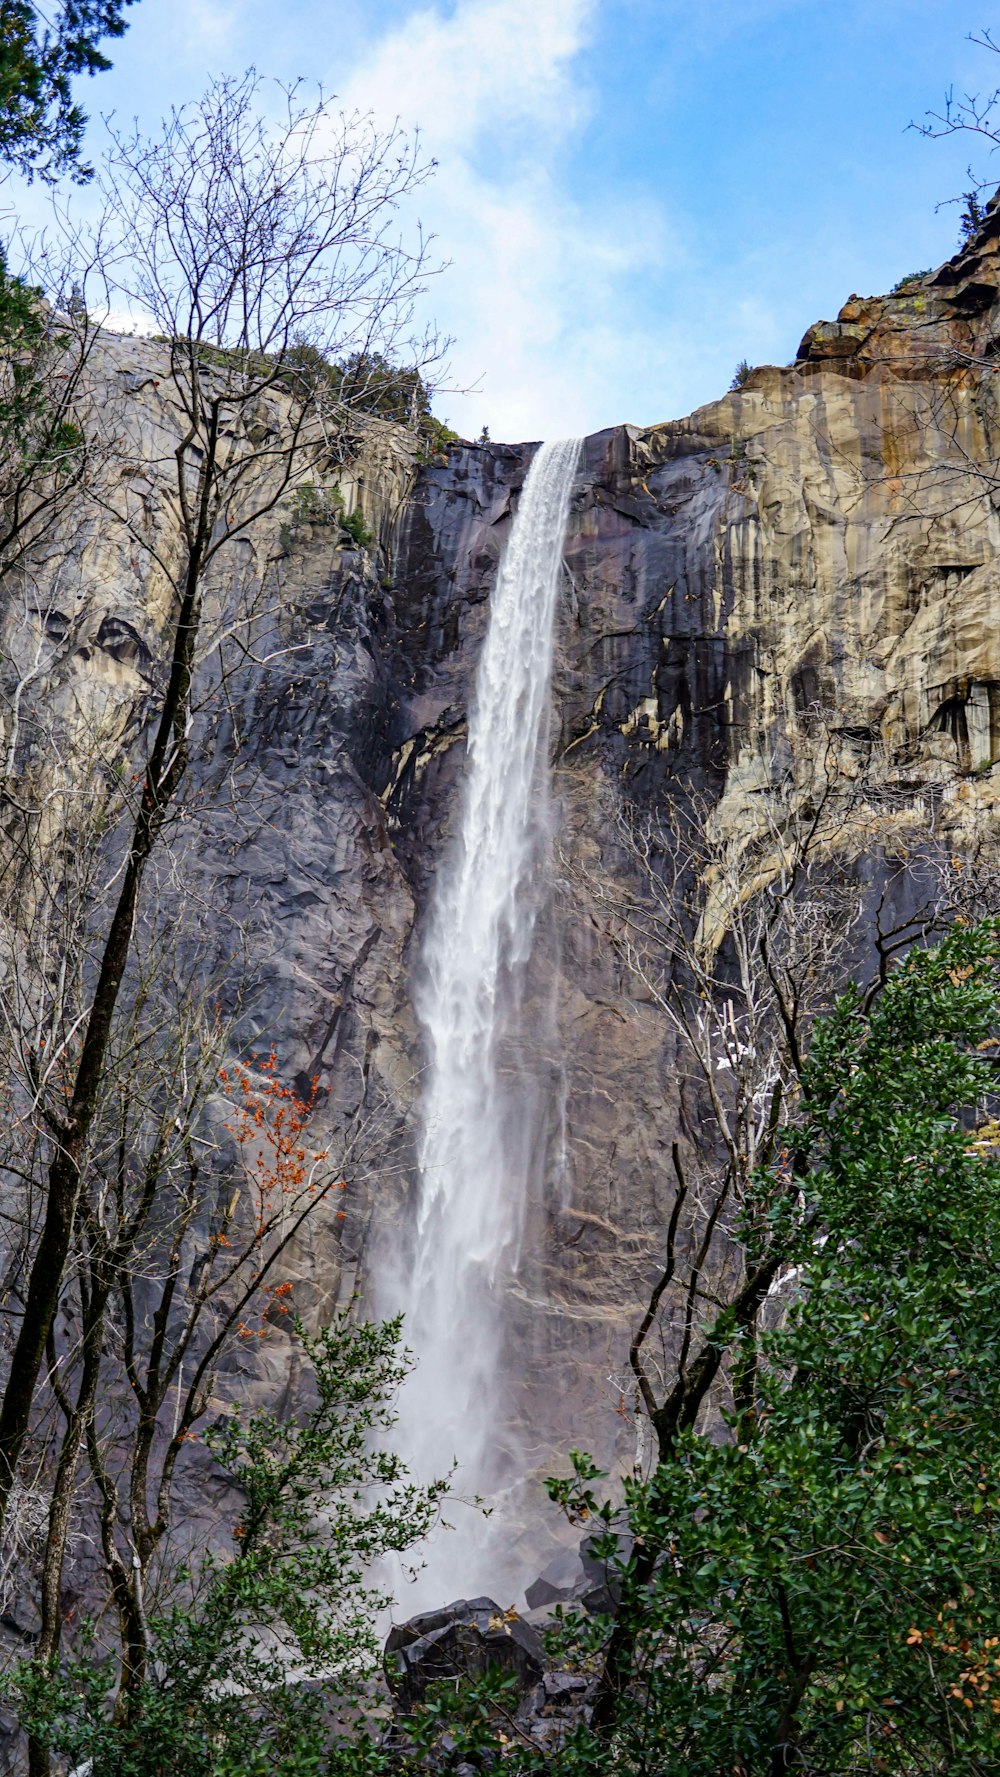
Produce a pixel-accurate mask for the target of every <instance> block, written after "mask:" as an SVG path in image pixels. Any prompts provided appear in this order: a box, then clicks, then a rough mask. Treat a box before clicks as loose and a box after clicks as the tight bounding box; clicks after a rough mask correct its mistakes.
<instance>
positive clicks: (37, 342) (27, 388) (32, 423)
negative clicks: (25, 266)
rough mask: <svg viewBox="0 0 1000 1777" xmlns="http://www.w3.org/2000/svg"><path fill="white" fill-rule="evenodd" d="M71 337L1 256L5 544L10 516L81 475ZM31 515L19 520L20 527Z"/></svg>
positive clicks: (0, 502)
mask: <svg viewBox="0 0 1000 1777" xmlns="http://www.w3.org/2000/svg"><path fill="white" fill-rule="evenodd" d="M68 344H69V336H68V334H67V333H66V332H65V331H64V330H60V329H59V328H58V327H55V326H53V324H52V316H51V314H50V312H49V310H48V309H47V308H46V305H45V302H44V299H43V297H42V293H41V291H40V290H38V289H36V288H34V287H33V286H32V285H30V284H27V283H26V282H25V281H24V280H23V279H22V278H18V277H14V276H12V275H11V274H10V272H8V270H7V265H6V261H5V259H4V255H3V250H2V248H0V541H2V542H6V540H7V534H8V531H9V529H10V524H9V523H8V522H7V520H8V513H7V510H6V509H7V508H8V507H9V506H10V504H11V502H12V501H16V500H17V499H18V496H21V497H22V498H23V494H24V491H25V490H26V489H27V488H28V487H29V486H31V485H32V484H36V485H37V484H38V483H39V481H40V480H42V479H44V478H45V477H56V478H65V477H68V476H70V475H72V474H74V473H75V472H76V471H77V470H78V469H79V467H80V463H81V458H82V452H83V446H84V438H83V434H82V432H81V431H80V428H79V426H78V425H77V424H76V423H75V422H74V421H73V420H72V419H71V418H70V417H69V414H68V412H67V411H66V407H65V400H64V391H65V379H64V380H63V381H62V382H60V380H59V369H60V364H59V360H60V359H62V358H63V356H64V354H65V351H66V348H67V345H68ZM22 518H23V512H20V511H19V512H17V513H15V514H13V515H12V521H13V523H14V525H15V527H16V525H17V523H18V521H19V520H21V519H22Z"/></svg>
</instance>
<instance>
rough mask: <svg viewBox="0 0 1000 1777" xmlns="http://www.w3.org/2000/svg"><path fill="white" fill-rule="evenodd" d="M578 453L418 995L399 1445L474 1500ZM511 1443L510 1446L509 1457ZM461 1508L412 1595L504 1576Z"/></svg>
mask: <svg viewBox="0 0 1000 1777" xmlns="http://www.w3.org/2000/svg"><path fill="white" fill-rule="evenodd" d="M579 452H580V443H579V440H577V439H562V440H559V441H558V442H555V443H550V444H543V445H542V446H540V448H539V450H538V452H537V454H536V455H535V457H534V460H533V462H532V464H531V467H530V470H529V472H528V477H527V480H526V481H525V484H524V489H523V491H522V494H521V498H520V503H519V505H518V509H517V514H516V517H515V519H514V524H513V527H512V530H511V534H510V539H509V541H508V544H507V548H506V551H505V553H504V556H503V559H502V562H501V564H500V569H499V573H498V577H497V585H496V590H495V592H494V594H493V600H492V605H491V611H490V623H489V630H488V633H487V636H486V641H485V644H484V647H483V652H482V656H481V659H480V664H479V671H478V676H477V680H476V691H475V700H474V706H473V709H472V711H471V715H470V722H469V768H468V776H467V779H466V783H465V788H464V801H463V808H462V818H461V827H460V831H459V834H458V836H457V841H456V844H455V847H454V851H453V853H452V854H451V856H450V857H449V858H448V860H447V861H446V863H445V865H444V867H443V869H442V871H441V874H440V875H439V877H438V880H437V884H436V892H435V896H434V901H433V905H432V908H431V913H430V920H429V926H428V933H427V939H426V943H425V948H424V951H423V956H422V968H421V977H420V983H419V986H418V990H417V995H416V1008H417V1013H418V1016H419V1018H420V1021H421V1024H422V1026H423V1030H424V1035H425V1040H426V1049H427V1070H426V1074H425V1087H424V1101H423V1133H422V1141H421V1147H420V1197H419V1207H418V1214H417V1226H416V1237H415V1248H414V1253H413V1259H412V1266H411V1269H410V1273H409V1277H408V1279H407V1282H406V1286H405V1304H404V1306H405V1314H406V1319H405V1338H406V1341H407V1344H408V1345H409V1346H410V1348H411V1350H412V1351H413V1354H414V1358H415V1360H416V1368H415V1371H414V1374H413V1376H412V1377H411V1379H410V1381H409V1382H408V1383H407V1385H406V1387H405V1389H404V1391H403V1395H402V1398H401V1401H400V1420H399V1424H398V1426H397V1428H396V1443H397V1447H398V1448H399V1450H400V1453H401V1454H402V1455H403V1456H404V1457H405V1459H406V1461H407V1462H408V1464H409V1466H410V1468H411V1470H412V1472H413V1473H414V1474H415V1475H416V1476H417V1477H418V1478H419V1479H421V1480H429V1479H430V1478H432V1477H433V1476H434V1475H440V1474H442V1473H443V1472H446V1471H447V1469H448V1467H449V1466H450V1464H451V1462H452V1461H453V1460H454V1459H456V1458H457V1459H458V1463H459V1468H458V1472H457V1475H456V1487H457V1488H458V1489H459V1491H460V1493H461V1494H462V1495H463V1496H464V1497H466V1498H468V1497H470V1496H471V1495H474V1494H483V1495H485V1494H489V1493H491V1492H492V1491H493V1490H494V1489H495V1488H496V1487H497V1485H498V1484H500V1483H502V1481H503V1478H504V1477H503V1472H502V1470H503V1464H502V1461H501V1460H500V1458H499V1453H500V1449H501V1446H503V1443H504V1436H505V1433H504V1427H503V1418H504V1413H503V1404H502V1394H503V1389H502V1381H503V1378H502V1375H501V1366H502V1357H503V1337H504V1312H503V1310H504V1293H505V1286H506V1285H507V1283H508V1282H509V1280H510V1279H511V1277H512V1276H513V1274H514V1272H515V1270H516V1267H517V1262H518V1248H519V1242H520V1236H521V1231H522V1227H523V1220H524V1209H525V1201H526V1193H527V1191H528V1189H529V1187H530V1184H531V1182H532V1175H533V1173H537V1170H538V1168H539V1167H540V1166H541V1165H543V1164H544V1156H543V1155H540V1154H539V1146H540V1140H539V1135H540V1132H539V1110H540V1107H539V1105H538V1087H537V1084H536V1083H535V1082H533V1081H532V1080H531V1078H530V1075H529V1068H528V1066H527V1063H526V1059H525V1054H524V1046H523V1042H522V1041H521V1040H520V1036H521V1033H520V1031H519V1016H520V1009H521V1002H522V992H523V988H524V985H525V979H526V973H527V965H528V963H529V962H530V960H531V956H532V946H533V943H534V940H535V934H536V926H537V922H538V913H539V908H540V903H541V896H542V893H543V878H544V865H545V862H546V855H547V849H548V840H549V827H550V824H549V794H548V758H547V754H548V745H547V742H548V704H549V678H550V672H551V664H552V632H553V617H554V612H555V606H556V598H557V593H558V589H559V583H560V578H561V574H562V556H563V542H564V537H565V531H566V520H567V513H568V508H569V501H570V496H571V494H572V491H573V481H574V476H575V472H576V466H577V461H578V458H579ZM519 1061H520V1064H521V1065H520V1066H519ZM542 1145H543V1144H542ZM507 1435H508V1436H509V1434H507ZM510 1454H511V1453H510V1447H509V1443H508V1446H507V1458H508V1463H509V1460H510ZM448 1516H449V1518H450V1520H451V1523H452V1525H453V1526H454V1528H453V1529H452V1530H451V1531H450V1532H442V1533H440V1535H439V1537H438V1541H437V1544H436V1546H434V1547H432V1549H431V1550H430V1551H429V1553H428V1568H427V1572H426V1576H425V1579H424V1582H423V1583H422V1584H421V1585H420V1587H419V1593H418V1595H415V1594H413V1593H411V1594H410V1595H409V1597H408V1599H407V1600H406V1602H407V1603H409V1604H411V1605H414V1606H415V1605H416V1603H421V1604H423V1603H427V1602H431V1601H434V1602H437V1603H443V1602H444V1601H445V1600H446V1599H447V1598H448V1597H449V1596H452V1595H455V1594H456V1593H459V1592H460V1593H464V1595H465V1596H466V1597H469V1596H471V1595H472V1593H473V1592H474V1591H475V1590H477V1589H482V1588H485V1587H488V1586H489V1585H490V1584H491V1583H494V1584H498V1583H499V1581H500V1578H502V1575H501V1574H498V1572H497V1557H496V1554H495V1552H494V1553H493V1554H491V1553H490V1551H489V1549H488V1545H487V1539H486V1533H485V1526H484V1520H483V1519H482V1517H481V1516H479V1514H478V1513H476V1512H474V1511H472V1510H469V1509H467V1510H465V1511H464V1512H463V1511H462V1510H461V1509H460V1508H452V1510H451V1511H450V1512H449V1514H448ZM494 1540H495V1539H494Z"/></svg>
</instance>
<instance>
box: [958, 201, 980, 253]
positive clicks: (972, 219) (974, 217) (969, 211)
mask: <svg viewBox="0 0 1000 1777" xmlns="http://www.w3.org/2000/svg"><path fill="white" fill-rule="evenodd" d="M985 221H986V208H985V206H984V205H983V204H981V203H980V201H979V193H978V191H965V192H963V193H962V214H961V216H960V217H959V219H958V244H959V246H960V247H967V246H968V244H969V242H970V241H971V240H972V238H973V236H974V235H977V234H978V233H979V230H980V229H981V228H982V225H983V223H984V222H985Z"/></svg>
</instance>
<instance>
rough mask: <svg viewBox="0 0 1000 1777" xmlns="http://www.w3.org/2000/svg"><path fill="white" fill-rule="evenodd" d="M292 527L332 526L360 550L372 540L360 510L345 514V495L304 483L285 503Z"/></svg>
mask: <svg viewBox="0 0 1000 1777" xmlns="http://www.w3.org/2000/svg"><path fill="white" fill-rule="evenodd" d="M288 510H289V513H290V514H291V520H292V524H293V525H302V524H320V525H323V524H335V525H338V526H339V527H340V529H341V530H342V531H345V532H346V533H347V535H348V536H349V537H350V538H351V540H352V542H354V543H356V544H357V546H358V548H359V549H368V548H369V547H370V546H371V544H372V543H374V541H375V533H374V531H370V530H369V529H368V526H367V525H366V524H365V521H364V516H363V514H362V512H361V509H360V507H355V509H354V511H353V512H345V511H344V496H343V494H342V493H341V491H340V489H339V487H329V488H327V487H317V486H316V484H315V482H312V481H304V482H303V483H302V484H301V486H300V487H297V488H296V490H295V492H294V494H293V495H292V496H291V499H290V500H289V502H288Z"/></svg>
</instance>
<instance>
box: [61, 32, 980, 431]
mask: <svg viewBox="0 0 1000 1777" xmlns="http://www.w3.org/2000/svg"><path fill="white" fill-rule="evenodd" d="M980 6H981V7H982V6H983V0H980ZM996 13H997V17H996V19H991V17H990V16H989V14H988V13H986V15H985V16H983V13H982V11H980V12H975V13H973V12H967V11H966V0H838V4H837V5H835V6H831V5H830V4H829V0H827V3H825V4H818V3H815V0H380V4H379V5H378V6H374V5H372V4H371V0H364V3H362V0H281V4H280V5H276V4H275V0H140V3H139V4H137V5H136V6H135V8H134V10H133V12H132V14H131V18H132V23H131V27H130V30H129V32H128V35H127V37H126V38H125V39H124V40H123V42H122V43H120V44H117V45H113V46H112V54H113V56H114V60H115V68H114V70H113V72H112V73H111V74H109V75H102V76H100V77H99V79H97V80H94V81H93V82H87V83H86V84H85V87H84V90H83V92H82V93H81V97H82V98H83V100H84V102H85V104H86V105H87V107H88V109H89V110H90V111H91V113H92V116H93V118H94V120H95V121H94V124H93V127H92V131H91V152H94V153H96V152H99V147H100V125H99V122H98V121H97V115H98V113H99V112H100V111H104V110H110V109H115V110H116V111H117V112H118V115H119V116H120V117H121V116H123V115H125V116H129V117H131V116H132V115H135V114H138V116H139V118H140V119H141V120H142V121H143V122H145V123H146V124H149V125H153V124H155V121H156V119H157V118H158V116H159V115H160V113H161V110H162V109H163V108H164V107H165V106H167V105H169V104H170V103H172V102H180V101H182V100H183V99H184V98H186V97H190V96H192V95H193V94H195V93H197V92H198V91H199V90H200V89H201V87H202V85H203V83H204V79H205V77H206V75H207V74H209V73H213V72H222V71H240V70H242V69H243V68H244V67H246V66H247V65H248V64H249V63H253V64H254V65H255V66H256V67H257V68H258V69H259V70H260V71H261V72H262V73H266V74H273V75H276V76H278V77H279V78H284V79H287V78H289V77H294V76H296V75H304V76H307V77H310V78H313V79H317V80H322V81H323V83H324V85H325V86H326V87H327V89H328V90H330V91H332V92H335V93H337V94H338V95H339V97H340V99H341V100H342V101H343V102H344V103H346V104H347V105H348V106H351V107H353V106H355V105H358V106H361V107H363V108H365V109H369V108H371V109H374V110H375V111H376V112H378V113H381V114H382V115H384V116H385V117H386V118H387V119H391V118H392V117H394V116H395V115H396V114H399V116H400V117H401V118H402V120H403V121H404V122H405V123H407V124H419V125H420V126H421V128H422V131H423V134H424V139H425V142H426V146H427V148H428V150H429V151H430V152H431V153H432V154H434V155H435V157H436V158H437V160H438V162H439V167H438V172H437V175H436V177H435V180H434V182H433V185H432V186H430V187H428V188H427V189H426V190H425V191H424V192H423V193H421V195H420V202H419V206H418V207H419V211H420V214H421V216H422V218H423V220H424V221H425V222H426V224H427V225H428V226H429V227H430V228H432V229H433V230H434V231H435V232H436V234H437V237H438V243H439V246H440V250H441V253H442V255H443V256H444V257H446V258H447V259H449V260H450V261H451V266H450V269H449V270H448V271H447V272H445V273H444V274H443V275H442V276H441V278H440V279H438V280H437V281H436V283H435V286H434V288H433V291H432V293H431V296H430V298H429V308H430V311H431V312H432V313H433V314H434V315H435V316H436V318H437V320H438V321H439V322H440V323H441V325H442V326H443V327H444V328H445V329H446V330H447V331H448V332H449V333H452V334H454V335H455V336H456V345H455V347H454V349H453V352H452V378H453V381H454V383H455V385H458V386H461V387H468V386H469V385H473V384H478V387H477V388H476V389H475V390H474V392H472V393H466V394H462V393H458V392H454V391H453V392H451V393H447V392H446V393H444V394H442V395H441V396H440V397H439V399H438V401H437V403H436V407H437V411H438V412H439V413H440V414H441V415H442V416H443V417H447V418H448V419H450V421H451V423H452V424H453V425H455V426H456V427H457V428H458V429H460V430H461V431H463V432H464V433H466V434H471V435H475V434H477V433H478V432H479V429H480V427H481V426H482V425H483V424H484V423H486V424H488V425H489V427H490V431H491V433H492V436H493V437H494V438H509V439H520V438H537V437H541V436H554V435H556V434H559V433H567V432H582V431H593V430H596V429H597V428H599V427H601V426H606V425H612V424H614V423H616V422H618V421H621V420H632V421H635V422H637V423H639V424H649V423H653V422H655V421H657V420H663V419H669V418H673V417H676V416H678V415H680V414H683V413H685V412H688V411H689V410H690V409H691V408H693V407H696V406H697V405H698V404H699V403H701V402H703V401H708V400H711V399H713V398H714V397H716V396H717V395H719V394H721V393H722V391H723V390H724V389H725V388H726V387H727V386H728V383H729V380H730V378H731V376H732V373H733V369H734V367H735V365H736V363H737V362H738V360H739V359H741V358H747V359H749V361H750V362H751V363H783V362H786V361H788V360H789V359H790V358H792V357H793V356H794V353H795V348H796V345H797V343H798V340H799V338H800V336H801V334H802V333H803V332H804V330H805V328H806V327H807V326H808V325H809V323H810V322H812V321H814V320H817V319H820V318H829V317H831V316H832V315H834V314H835V313H836V310H837V308H838V307H839V306H840V304H841V303H842V302H843V301H844V300H845V298H846V297H847V296H848V295H849V294H850V293H851V292H852V291H857V292H859V293H861V294H871V293H874V292H878V291H883V290H886V289H888V288H889V287H890V286H891V285H892V284H893V283H895V282H896V280H897V279H898V278H900V277H901V276H903V275H904V274H906V273H907V272H910V271H913V270H917V269H920V268H922V267H924V266H928V265H932V264H936V263H938V262H939V261H940V260H942V259H944V258H946V257H948V256H949V255H950V253H951V252H953V251H954V247H955V243H956V238H957V227H958V210H957V209H956V208H946V209H943V210H937V211H936V209H935V206H936V205H937V204H938V203H940V202H941V200H944V199H947V198H949V197H951V196H953V195H955V194H956V193H960V192H961V191H962V190H963V188H964V186H965V183H966V180H965V168H966V165H967V163H968V161H969V159H970V150H972V149H974V147H975V144H974V143H971V142H970V141H968V140H963V139H959V140H957V141H950V142H939V143H933V142H927V141H924V140H922V139H921V138H920V137H919V136H918V135H917V134H916V133H915V132H913V131H908V130H907V128H906V126H907V124H908V123H909V121H910V119H911V118H914V117H917V118H919V117H920V116H922V115H923V113H924V112H925V111H926V110H927V109H928V108H930V107H935V106H938V105H940V104H941V102H942V100H943V97H944V93H945V90H946V88H947V87H948V86H954V87H955V89H956V90H958V91H970V90H971V91H980V92H981V91H983V90H984V89H988V88H990V87H991V86H992V85H993V84H998V83H1000V57H991V56H989V55H987V54H985V53H984V52H983V51H981V50H978V49H976V48H974V46H972V45H971V44H970V43H969V42H968V41H967V34H968V33H969V32H970V31H973V30H979V29H980V28H981V27H982V26H984V25H985V26H989V25H991V24H997V25H1000V4H998V5H997V7H996ZM979 164H980V165H983V160H982V156H980V159H979ZM996 177H997V180H998V182H1000V157H998V161H997V170H996Z"/></svg>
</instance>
